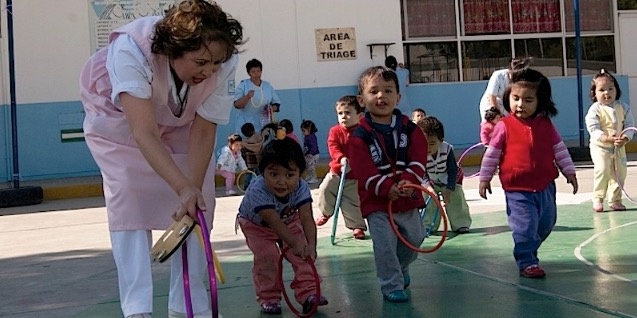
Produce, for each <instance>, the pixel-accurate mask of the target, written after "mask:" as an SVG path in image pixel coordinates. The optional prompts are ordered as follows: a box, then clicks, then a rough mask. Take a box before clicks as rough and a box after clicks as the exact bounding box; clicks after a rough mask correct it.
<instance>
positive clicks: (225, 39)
mask: <svg viewBox="0 0 637 318" xmlns="http://www.w3.org/2000/svg"><path fill="white" fill-rule="evenodd" d="M152 41H153V43H152V47H151V49H152V52H153V53H155V54H163V55H166V56H168V57H169V58H170V59H175V58H178V57H181V56H182V55H183V54H184V53H185V52H191V51H196V50H199V49H200V48H201V47H202V46H205V45H207V44H208V43H210V42H213V41H216V42H220V43H222V44H224V45H225V47H226V56H225V58H224V60H223V62H225V61H227V60H228V59H229V58H230V56H232V54H233V53H237V52H238V49H237V47H238V46H239V45H241V44H243V43H244V41H243V27H242V26H241V23H239V21H237V20H235V19H233V18H232V17H231V16H230V15H229V14H227V13H225V12H224V11H223V10H221V7H219V6H218V5H217V4H216V3H214V2H212V3H211V2H208V1H205V0H184V1H181V2H180V3H178V4H175V5H172V6H170V8H168V10H166V12H165V16H164V18H163V19H161V20H160V21H159V22H158V23H157V24H156V25H155V34H154V35H153V37H152Z"/></svg>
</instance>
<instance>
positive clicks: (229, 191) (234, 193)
mask: <svg viewBox="0 0 637 318" xmlns="http://www.w3.org/2000/svg"><path fill="white" fill-rule="evenodd" d="M236 194H237V191H234V190H228V191H226V195H236Z"/></svg>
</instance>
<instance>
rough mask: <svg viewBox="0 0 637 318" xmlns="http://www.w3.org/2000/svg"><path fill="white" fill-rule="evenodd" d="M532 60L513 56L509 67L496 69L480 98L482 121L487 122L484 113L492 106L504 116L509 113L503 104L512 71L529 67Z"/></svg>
mask: <svg viewBox="0 0 637 318" xmlns="http://www.w3.org/2000/svg"><path fill="white" fill-rule="evenodd" d="M531 60H532V58H513V59H511V61H510V62H509V67H508V68H505V69H501V70H496V71H494V72H493V74H491V77H490V78H489V83H488V84H487V89H486V90H485V91H484V94H483V95H482V99H480V123H484V122H486V119H484V115H485V113H486V112H487V110H489V109H490V108H491V107H495V108H497V109H499V110H500V113H502V116H503V117H504V116H506V115H508V114H509V113H508V112H507V111H506V110H505V109H504V106H503V104H502V96H504V90H506V88H507V86H509V80H510V79H511V73H512V72H515V71H520V70H523V69H525V68H528V67H529V65H530V64H531Z"/></svg>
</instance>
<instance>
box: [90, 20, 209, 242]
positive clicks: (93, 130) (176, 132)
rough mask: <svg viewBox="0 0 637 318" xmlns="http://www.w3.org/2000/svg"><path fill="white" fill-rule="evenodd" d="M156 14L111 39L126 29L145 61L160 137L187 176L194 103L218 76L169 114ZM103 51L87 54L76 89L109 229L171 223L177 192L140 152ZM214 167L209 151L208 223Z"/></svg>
mask: <svg viewBox="0 0 637 318" xmlns="http://www.w3.org/2000/svg"><path fill="white" fill-rule="evenodd" d="M160 18H161V17H148V18H142V19H138V20H135V21H133V22H131V23H129V24H127V25H125V26H123V27H121V28H119V29H117V30H115V31H114V32H113V33H112V34H111V35H110V38H109V40H110V41H113V40H114V39H115V38H116V37H117V36H118V35H119V34H122V33H127V34H129V35H130V36H131V37H132V39H133V40H134V41H135V43H136V44H137V45H138V46H139V48H140V49H141V51H142V52H143V53H144V55H145V56H146V58H147V60H148V61H149V63H150V65H151V69H152V71H153V78H152V83H151V86H152V97H151V100H152V103H153V105H154V106H155V116H156V119H157V122H158V127H159V131H160V134H161V139H162V141H163V143H164V145H165V147H166V149H167V150H168V152H169V153H170V154H171V156H172V158H173V160H174V161H175V163H176V164H177V165H178V166H179V167H180V168H181V170H182V171H183V172H184V174H186V175H188V173H187V167H188V166H187V157H188V154H187V153H188V139H189V130H190V126H191V123H192V121H193V119H194V117H195V113H196V110H197V108H198V107H200V106H201V104H202V103H203V101H204V100H205V99H206V97H208V96H209V95H211V94H212V93H213V91H214V88H215V85H216V80H217V79H216V77H214V76H213V77H211V78H209V79H207V80H206V81H204V82H202V83H200V84H198V85H195V86H192V87H191V88H190V92H189V93H188V100H187V102H186V105H185V107H184V108H185V109H184V111H183V114H182V115H181V117H175V116H174V115H173V113H172V111H171V110H170V107H169V105H168V103H169V98H168V95H169V86H168V80H169V76H168V74H169V64H168V59H167V58H166V57H165V56H162V55H153V54H152V53H151V51H150V44H151V43H150V35H152V34H153V32H154V25H155V23H156V22H157V21H158V20H159V19H160ZM107 50H108V47H106V48H103V49H102V50H100V51H98V52H97V53H95V54H94V55H93V56H92V57H91V58H90V59H89V61H88V63H87V64H86V66H85V68H84V70H83V71H82V75H81V79H80V88H81V97H82V103H83V104H84V110H85V111H86V117H85V119H84V134H85V139H86V143H87V145H88V147H89V149H90V151H91V154H92V155H93V158H94V159H95V161H96V163H97V165H98V166H99V168H100V171H101V173H102V178H103V183H104V197H105V199H106V210H107V213H108V224H109V230H110V231H123V230H163V229H166V228H167V227H168V226H169V225H170V224H171V223H172V218H171V215H172V213H173V212H174V211H176V210H177V208H178V207H179V204H180V202H179V197H178V196H177V194H176V193H175V192H174V191H173V190H172V189H171V188H170V187H169V186H168V184H167V183H166V182H165V181H164V180H163V179H162V178H161V177H160V176H159V175H158V174H157V173H156V172H155V171H154V170H153V169H152V168H151V167H150V165H149V164H148V162H147V161H146V159H145V158H144V157H143V156H142V153H141V151H140V150H139V148H138V147H137V144H136V142H135V140H134V139H133V136H132V134H131V132H130V128H129V127H128V123H127V122H126V118H125V117H124V113H123V111H122V109H121V108H119V107H118V106H115V105H114V104H113V103H112V101H111V83H110V79H109V76H108V71H107V70H106V65H105V64H106V55H107ZM214 167H215V163H214V156H213V158H212V160H211V163H210V165H209V166H208V171H207V173H206V177H205V181H204V185H203V195H204V198H205V200H206V207H207V213H206V220H207V221H208V222H209V223H210V224H208V226H209V227H210V228H212V218H213V211H214V208H215V186H214Z"/></svg>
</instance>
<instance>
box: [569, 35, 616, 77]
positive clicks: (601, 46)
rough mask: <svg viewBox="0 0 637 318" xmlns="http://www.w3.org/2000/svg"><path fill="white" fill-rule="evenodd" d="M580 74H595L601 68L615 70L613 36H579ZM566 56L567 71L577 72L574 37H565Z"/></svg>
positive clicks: (570, 72)
mask: <svg viewBox="0 0 637 318" xmlns="http://www.w3.org/2000/svg"><path fill="white" fill-rule="evenodd" d="M580 44H581V55H582V60H581V61H582V74H596V73H597V72H599V70H600V69H601V68H605V69H606V70H608V71H610V72H613V73H615V72H617V66H616V65H617V64H616V62H615V41H614V39H613V36H594V37H582V38H581V43H580ZM566 58H567V64H568V73H569V74H576V73H577V65H576V64H577V61H576V60H575V38H567V39H566Z"/></svg>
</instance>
